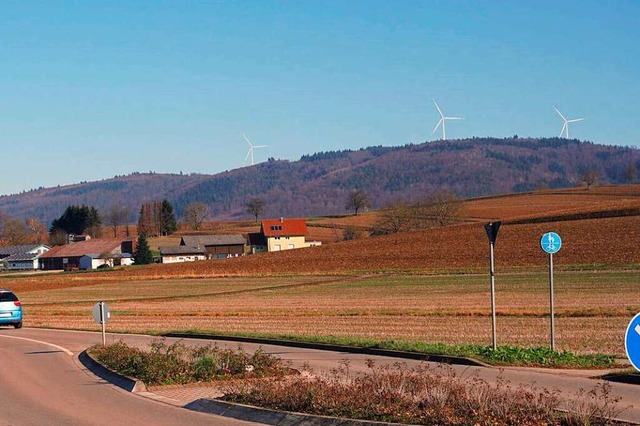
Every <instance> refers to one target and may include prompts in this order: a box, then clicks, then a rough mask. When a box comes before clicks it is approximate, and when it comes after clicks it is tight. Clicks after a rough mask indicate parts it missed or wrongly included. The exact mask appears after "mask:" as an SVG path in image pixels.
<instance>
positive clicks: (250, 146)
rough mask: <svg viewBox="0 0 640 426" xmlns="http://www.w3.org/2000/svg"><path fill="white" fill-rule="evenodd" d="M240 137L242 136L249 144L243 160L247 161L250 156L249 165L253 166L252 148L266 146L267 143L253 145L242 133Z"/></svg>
mask: <svg viewBox="0 0 640 426" xmlns="http://www.w3.org/2000/svg"><path fill="white" fill-rule="evenodd" d="M242 137H243V138H244V140H245V141H247V143H248V144H249V151H248V152H247V156H246V157H244V161H247V160H248V159H249V158H251V165H252V166H253V164H254V163H253V150H254V149H256V148H266V147H267V146H268V145H254V144H252V143H251V141H250V140H249V138H248V137H247V136H246V135H244V134H243V135H242Z"/></svg>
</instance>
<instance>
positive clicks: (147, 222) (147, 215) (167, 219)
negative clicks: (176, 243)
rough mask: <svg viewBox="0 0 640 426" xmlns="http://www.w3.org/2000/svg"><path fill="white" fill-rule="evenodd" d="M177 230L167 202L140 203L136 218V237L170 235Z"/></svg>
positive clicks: (171, 210)
mask: <svg viewBox="0 0 640 426" xmlns="http://www.w3.org/2000/svg"><path fill="white" fill-rule="evenodd" d="M177 230H178V223H177V222H176V217H175V215H174V214H173V206H172V205H171V203H170V202H169V201H168V200H162V201H150V202H146V203H142V206H141V207H140V215H139V216H138V235H143V234H144V235H146V236H148V237H157V236H166V235H171V234H173V233H174V232H176V231H177Z"/></svg>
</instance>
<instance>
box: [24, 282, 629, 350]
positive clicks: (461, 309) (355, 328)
mask: <svg viewBox="0 0 640 426" xmlns="http://www.w3.org/2000/svg"><path fill="white" fill-rule="evenodd" d="M546 279H547V277H546V275H545V274H544V273H535V274H533V273H525V274H505V275H503V276H502V275H498V277H497V300H496V301H497V311H498V338H499V342H500V344H515V345H522V346H538V345H546V344H547V343H548V333H549V321H548V318H547V313H548V287H547V282H546ZM639 282H640V272H624V271H617V272H616V271H606V272H590V273H587V272H564V273H559V274H557V276H556V298H555V303H556V315H557V320H556V327H557V337H556V339H557V345H558V347H559V348H560V349H567V350H574V351H577V352H580V353H589V352H606V353H614V354H617V355H623V354H624V347H623V336H624V332H625V328H626V324H627V323H628V321H629V319H630V318H631V317H632V316H633V315H634V314H635V313H636V312H638V311H639V310H640V293H639V292H638V288H639ZM154 296H155V297H154ZM21 298H22V300H23V302H24V305H25V315H26V319H25V325H27V326H43V327H61V328H82V329H98V325H97V324H95V323H93V321H92V319H91V308H92V306H93V304H94V303H95V302H96V301H98V300H107V301H108V302H109V304H110V306H111V309H112V313H113V317H112V320H111V321H110V322H109V329H110V330H112V331H128V332H149V331H153V332H168V331H177V330H183V331H185V330H200V331H209V332H227V333H265V334H279V335H333V336H349V337H359V338H372V339H387V340H393V339H402V340H408V341H425V342H432V343H437V342H443V343H449V344H467V343H477V344H489V343H490V333H491V331H490V316H489V315H490V310H489V292H488V277H487V276H483V275H471V276H415V275H410V276H403V275H384V276H371V275H367V276H359V277H353V276H352V277H290V278H251V279H247V278H235V279H234V278H220V279H203V280H180V281H179V282H175V281H172V280H160V281H138V282H135V281H133V282H130V281H126V282H114V283H112V284H108V285H104V284H100V285H94V286H86V287H84V286H83V287H73V288H66V289H57V290H51V291H28V292H25V293H23V294H21Z"/></svg>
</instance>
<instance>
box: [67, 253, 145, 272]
mask: <svg viewBox="0 0 640 426" xmlns="http://www.w3.org/2000/svg"><path fill="white" fill-rule="evenodd" d="M129 265H133V255H132V254H130V253H122V254H121V255H113V254H107V255H104V254H98V253H91V254H85V255H84V256H82V257H81V258H80V260H79V266H80V269H81V270H83V271H86V270H88V269H98V268H113V267H114V266H129Z"/></svg>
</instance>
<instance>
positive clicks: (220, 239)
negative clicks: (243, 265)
mask: <svg viewBox="0 0 640 426" xmlns="http://www.w3.org/2000/svg"><path fill="white" fill-rule="evenodd" d="M180 246H191V247H204V249H205V251H206V253H207V257H208V258H209V259H225V258H227V257H238V256H242V255H244V253H245V247H246V241H245V239H244V237H243V236H242V235H239V234H238V235H185V236H183V237H182V238H181V239H180Z"/></svg>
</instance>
